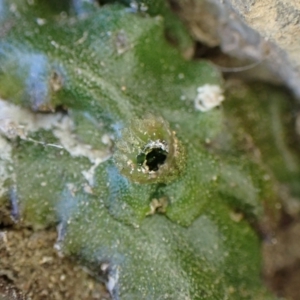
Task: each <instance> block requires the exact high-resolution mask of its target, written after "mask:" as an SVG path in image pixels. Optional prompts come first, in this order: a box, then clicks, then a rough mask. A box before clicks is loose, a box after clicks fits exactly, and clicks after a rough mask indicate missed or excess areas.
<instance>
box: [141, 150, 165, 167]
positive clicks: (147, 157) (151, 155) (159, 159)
mask: <svg viewBox="0 0 300 300" xmlns="http://www.w3.org/2000/svg"><path fill="white" fill-rule="evenodd" d="M145 152H146V153H140V154H139V155H138V156H137V163H138V164H139V165H146V166H147V167H148V169H149V171H157V170H158V169H159V167H160V166H161V165H163V164H164V162H165V160H166V158H167V154H168V152H167V151H166V150H163V149H162V148H152V149H149V151H145Z"/></svg>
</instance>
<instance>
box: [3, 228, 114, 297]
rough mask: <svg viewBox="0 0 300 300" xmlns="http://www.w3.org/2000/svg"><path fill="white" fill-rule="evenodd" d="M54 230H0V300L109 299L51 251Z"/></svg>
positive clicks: (98, 286)
mask: <svg viewBox="0 0 300 300" xmlns="http://www.w3.org/2000/svg"><path fill="white" fill-rule="evenodd" d="M56 238H57V233H56V231H55V230H42V231H33V230H31V229H29V228H22V227H20V226H13V227H9V228H6V229H2V230H1V231H0V259H1V260H0V300H42V299H43V300H45V299H50V300H52V299H53V300H68V299H72V300H77V299H78V300H95V299H103V300H107V299H110V298H109V295H108V293H107V292H106V291H105V287H104V286H103V285H102V284H101V283H98V282H96V281H95V280H94V279H93V278H92V277H90V276H89V275H88V274H87V273H86V272H85V271H84V269H83V268H82V267H80V266H79V265H76V264H75V263H74V262H72V261H71V260H70V259H69V258H64V257H60V256H59V255H58V253H57V251H56V250H55V249H54V248H53V245H54V244H55V241H56Z"/></svg>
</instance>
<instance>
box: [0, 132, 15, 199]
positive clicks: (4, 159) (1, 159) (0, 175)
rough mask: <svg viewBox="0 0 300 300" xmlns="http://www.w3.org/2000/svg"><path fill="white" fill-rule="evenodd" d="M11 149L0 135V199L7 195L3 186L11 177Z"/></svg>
mask: <svg viewBox="0 0 300 300" xmlns="http://www.w3.org/2000/svg"><path fill="white" fill-rule="evenodd" d="M11 152H12V147H11V145H10V144H9V142H8V141H7V140H6V139H5V138H3V137H2V136H1V135H0V197H2V196H3V195H4V194H6V193H7V187H5V186H4V183H5V180H7V179H8V178H10V177H11V173H12V170H9V168H12V166H11V163H12V157H11Z"/></svg>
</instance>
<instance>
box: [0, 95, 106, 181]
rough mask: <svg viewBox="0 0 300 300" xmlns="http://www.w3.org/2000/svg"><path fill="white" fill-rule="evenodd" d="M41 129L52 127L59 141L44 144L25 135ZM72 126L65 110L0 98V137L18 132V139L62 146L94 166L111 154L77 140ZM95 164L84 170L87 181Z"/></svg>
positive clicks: (1, 148) (1, 147) (2, 149)
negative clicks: (21, 104)
mask: <svg viewBox="0 0 300 300" xmlns="http://www.w3.org/2000/svg"><path fill="white" fill-rule="evenodd" d="M40 129H45V130H52V132H53V134H54V136H55V137H56V138H58V140H59V142H60V145H55V144H44V143H41V142H39V141H35V140H32V139H31V138H29V137H28V134H29V133H30V132H35V131H38V130H40ZM73 129H74V124H73V121H72V119H71V118H70V117H69V116H67V115H65V114H62V113H53V114H41V113H33V112H31V111H30V110H27V109H24V108H21V107H19V106H17V105H14V104H12V103H9V102H6V101H4V100H1V99H0V137H1V135H2V136H5V137H6V138H8V139H13V138H16V137H17V136H18V137H20V138H21V139H24V140H28V141H32V142H37V143H41V144H44V145H45V146H50V147H57V148H62V149H65V150H66V151H68V152H69V153H70V155H71V156H73V157H79V156H81V157H86V158H88V159H89V160H90V162H91V163H92V164H93V165H94V166H95V167H96V166H98V165H99V164H100V163H101V162H103V161H105V160H107V159H108V158H109V157H110V156H111V151H110V150H109V149H107V150H104V151H103V150H98V149H93V148H92V147H91V146H90V145H88V144H84V143H80V142H79V141H78V140H77V139H76V136H75V135H74V133H73ZM4 141H5V140H3V141H2V140H0V153H7V155H9V154H8V153H10V152H9V151H8V148H7V147H8V145H9V144H8V143H7V142H6V143H4ZM9 146H10V145H9ZM108 148H109V147H108ZM10 151H11V150H10ZM3 155H4V154H3ZM1 161H3V158H2V157H1V156H0V163H1ZM0 167H1V166H0ZM95 167H92V168H91V169H90V170H87V171H86V172H87V174H88V175H89V176H88V178H86V179H87V180H88V181H89V182H91V181H92V177H93V174H94V170H95ZM0 175H1V174H0Z"/></svg>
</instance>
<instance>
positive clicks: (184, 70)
mask: <svg viewBox="0 0 300 300" xmlns="http://www.w3.org/2000/svg"><path fill="white" fill-rule="evenodd" d="M48 2H49V1H48ZM48 2H47V1H27V2H26V3H25V2H24V1H3V0H0V97H1V98H2V99H3V100H1V101H0V132H1V135H0V149H1V152H0V175H1V176H0V207H1V206H2V207H6V206H10V207H11V214H12V217H13V218H14V219H15V220H16V221H17V220H19V221H21V222H23V223H24V224H27V225H28V226H31V227H33V228H34V229H36V230H38V229H41V228H49V227H51V226H52V227H54V226H57V228H58V239H57V242H56V244H55V247H56V249H57V251H59V253H61V254H63V255H65V256H71V257H73V258H75V260H77V262H78V263H79V264H82V265H84V266H85V267H86V268H87V269H88V270H89V272H90V273H91V274H93V276H94V277H95V279H96V280H101V281H103V282H104V283H105V285H106V288H107V290H108V291H109V293H110V295H111V297H112V299H114V300H117V299H122V300H141V299H145V300H158V299H170V300H178V299H182V300H183V299H185V300H188V299H193V300H196V299H198V300H202V299H203V300H204V299H207V300H225V299H230V300H235V299H236V300H246V299H249V300H252V299H256V300H259V299H261V300H267V299H275V298H274V297H273V296H272V295H271V294H269V293H268V291H267V290H266V289H265V287H264V285H263V283H262V279H261V276H260V272H261V257H260V241H259V237H258V234H257V233H256V231H255V230H254V228H255V224H257V223H258V222H259V220H261V219H262V218H263V216H264V214H265V212H264V210H265V207H266V206H268V205H269V206H272V200H270V199H272V198H274V197H273V188H272V186H273V181H274V180H273V177H274V176H277V175H278V176H277V177H278V180H279V181H282V182H283V183H287V184H288V185H289V186H290V188H291V190H292V191H293V192H294V193H298V190H297V184H296V182H295V180H296V179H295V178H297V176H298V175H299V168H298V161H297V159H296V157H295V156H294V154H293V153H291V151H290V150H289V148H288V146H286V144H287V143H286V141H285V140H284V137H283V124H282V121H281V116H280V114H281V113H282V112H283V111H285V110H287V109H288V107H285V106H284V105H283V104H284V103H286V102H287V99H286V98H287V96H286V94H284V93H282V92H281V91H279V90H277V89H275V88H273V87H272V88H270V87H268V86H264V85H256V86H255V87H247V86H239V87H238V88H236V89H234V88H232V89H231V90H230V91H229V92H228V93H226V94H224V93H223V90H224V88H225V87H224V83H223V81H222V78H221V75H220V74H219V72H218V71H217V70H216V69H215V68H214V66H213V65H211V64H210V63H209V62H206V61H188V60H186V59H185V58H183V55H182V52H184V51H185V49H186V48H187V47H188V45H189V37H188V36H186V35H185V31H184V30H183V29H182V28H181V27H180V26H181V25H180V24H179V23H178V22H175V21H174V20H173V19H172V18H173V16H172V15H171V14H170V13H166V12H165V10H166V8H164V6H163V5H162V2H160V1H158V2H155V1H153V3H156V4H155V6H153V8H152V10H151V2H149V3H148V7H146V6H145V4H143V5H138V3H136V5H135V6H131V7H130V6H126V3H125V4H124V6H123V4H109V3H108V4H106V5H103V6H101V7H98V5H96V4H95V3H89V2H88V1H83V2H81V1H74V2H73V4H72V5H71V4H70V5H67V1H66V2H64V4H62V3H61V2H59V1H53V3H52V2H49V3H48ZM50 3H52V4H50ZM153 5H154V4H153ZM147 8H148V11H146V9H147ZM62 11H64V13H62ZM158 14H160V15H159V16H158ZM161 14H164V15H165V18H163V17H162V16H161ZM172 24H176V26H175V25H174V28H175V29H174V30H173V32H172V36H173V39H172V41H174V43H175V44H177V46H178V47H177V48H176V47H174V46H171V45H170V44H169V42H167V41H166V38H165V33H166V31H165V28H167V29H168V28H172ZM178 49H180V51H181V52H180V51H179V50H178ZM271 95H273V96H271ZM271 98H272V101H270V100H271ZM223 100H224V101H223ZM241 102H243V103H244V105H243V106H242V107H243V108H242V110H240V111H239V110H237V109H236V107H237V106H238V105H240V103H241ZM262 103H265V105H262ZM282 103H283V104H282ZM265 106H266V107H268V109H269V110H268V111H266V109H265ZM243 109H244V110H243ZM241 111H242V113H241ZM249 111H251V112H252V113H251V114H249ZM260 118H263V120H264V122H265V123H263V124H262V125H261V126H260V125H259V124H258V123H259V122H257V121H258V120H259V119H260ZM270 124H273V125H272V126H273V127H270ZM276 126H277V127H276ZM262 128H266V130H265V131H262ZM270 128H271V129H270ZM272 128H273V131H272ZM274 128H275V129H274ZM278 128H279V129H280V130H281V131H280V130H278ZM273 135H274V139H273V141H274V144H271V145H270V144H267V143H266V142H265V140H266V139H265V136H266V137H267V138H268V139H269V137H270V136H273ZM252 136H254V137H253V138H252V139H251V142H249V140H250V137H252ZM246 137H248V139H246ZM247 142H248V143H247ZM250 144H251V145H250ZM247 145H248V146H249V145H250V146H252V147H254V148H255V149H259V150H257V151H260V152H259V155H255V154H253V153H254V152H255V151H251V150H249V149H248V148H249V147H250V146H249V147H248V148H247ZM255 153H257V152H255ZM278 157H279V158H280V159H278ZM281 158H282V159H281ZM282 170H285V171H284V172H283V173H282V172H281V171H282ZM274 174H275V175H274ZM280 174H282V176H281V175H280ZM295 176H296V177H295ZM293 178H294V179H293ZM293 180H294V181H293ZM33 255H34V253H33Z"/></svg>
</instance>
